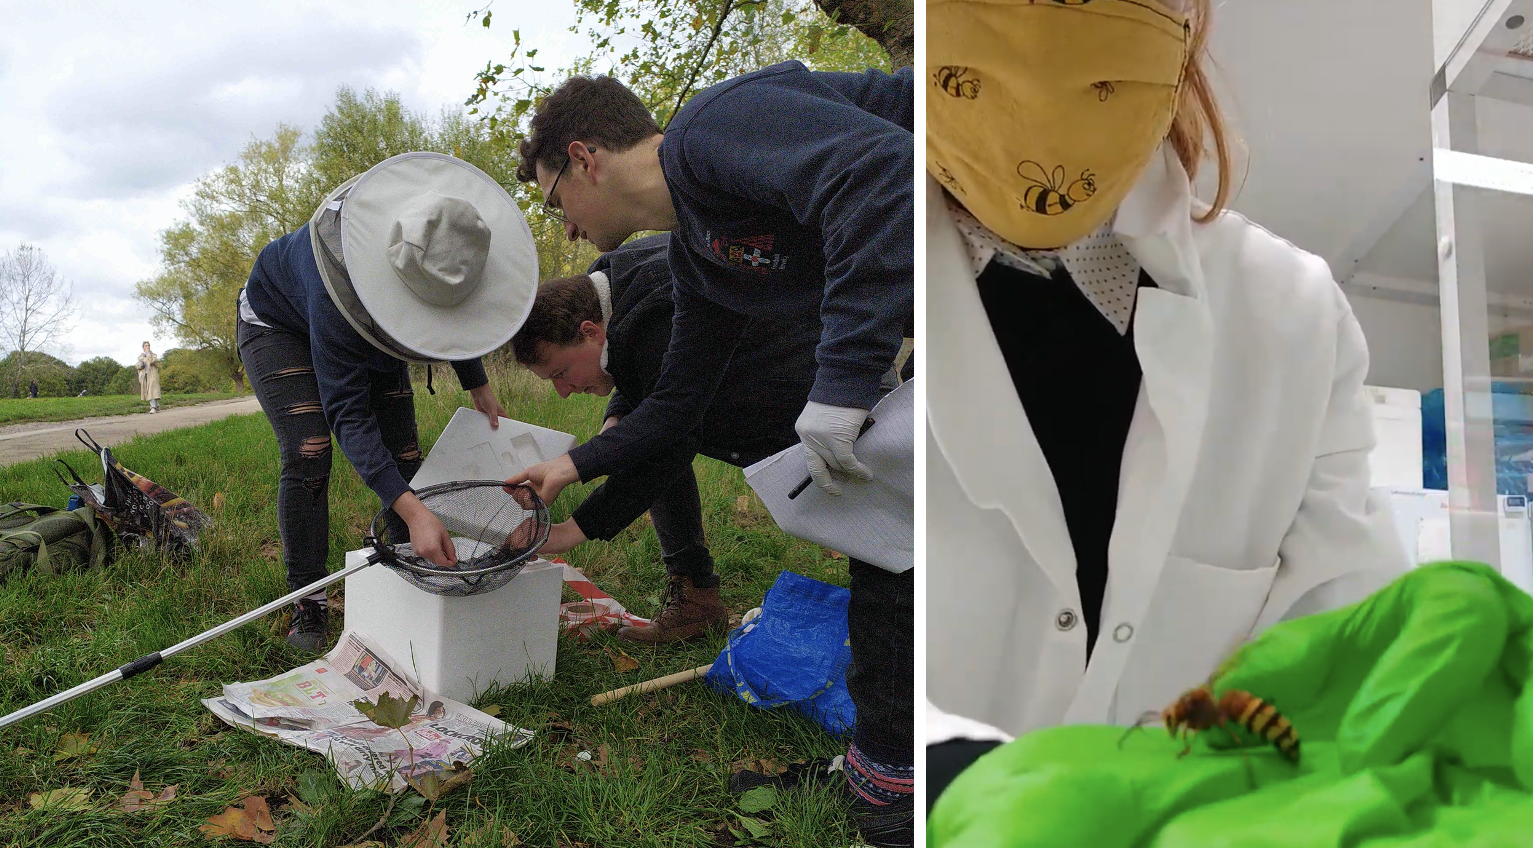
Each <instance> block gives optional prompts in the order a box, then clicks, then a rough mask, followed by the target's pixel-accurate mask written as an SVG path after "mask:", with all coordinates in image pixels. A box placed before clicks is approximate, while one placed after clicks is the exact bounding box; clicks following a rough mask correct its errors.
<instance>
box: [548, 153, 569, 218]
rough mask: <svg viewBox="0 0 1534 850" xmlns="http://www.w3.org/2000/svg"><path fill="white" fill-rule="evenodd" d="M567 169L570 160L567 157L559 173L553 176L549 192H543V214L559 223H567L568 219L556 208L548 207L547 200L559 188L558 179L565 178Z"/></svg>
mask: <svg viewBox="0 0 1534 850" xmlns="http://www.w3.org/2000/svg"><path fill="white" fill-rule="evenodd" d="M569 167H570V158H569V157H565V164H564V165H561V166H560V167H559V173H558V174H556V175H554V183H553V185H551V186H549V191H547V192H545V193H544V195H543V212H544V213H545V214H546V215H548V216H550V217H552V218H556V219H558V220H560V221H561V222H567V221H569V219H567V218H565V214H564V212H563V211H561V210H560V209H558V208H557V207H553V206H550V205H549V199H550V198H552V197H554V190H555V189H557V188H559V178H561V177H563V176H565V169H567V168H569Z"/></svg>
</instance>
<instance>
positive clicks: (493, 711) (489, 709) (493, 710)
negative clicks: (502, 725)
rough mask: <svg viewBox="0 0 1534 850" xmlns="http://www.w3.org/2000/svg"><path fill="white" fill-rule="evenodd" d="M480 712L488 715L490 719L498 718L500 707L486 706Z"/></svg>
mask: <svg viewBox="0 0 1534 850" xmlns="http://www.w3.org/2000/svg"><path fill="white" fill-rule="evenodd" d="M480 711H483V712H484V713H486V714H488V715H490V716H491V717H500V716H501V707H500V706H498V705H487V706H485V707H484V708H481V709H480Z"/></svg>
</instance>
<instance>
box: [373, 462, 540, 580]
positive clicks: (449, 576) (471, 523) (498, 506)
mask: <svg viewBox="0 0 1534 850" xmlns="http://www.w3.org/2000/svg"><path fill="white" fill-rule="evenodd" d="M416 497H417V498H418V499H420V500H421V504H422V505H424V506H425V507H426V509H427V510H429V511H431V512H432V514H433V515H435V516H436V517H437V519H439V520H441V521H442V524H443V525H445V526H447V531H448V534H449V535H451V536H452V538H453V549H454V550H455V551H454V554H455V555H456V556H457V560H456V561H455V562H454V563H453V564H452V565H451V566H447V567H440V566H438V565H436V564H435V563H433V562H432V561H430V560H428V559H427V558H426V557H424V556H422V555H417V554H416V552H415V549H414V548H413V547H412V546H411V543H410V527H409V526H408V525H406V523H405V521H404V520H403V519H402V518H400V516H399V515H398V514H397V513H395V512H394V510H393V509H392V508H388V507H386V508H384V509H383V510H382V511H380V512H379V514H378V516H377V517H376V518H374V520H373V526H372V528H371V529H370V531H369V538H368V542H369V543H371V544H372V545H373V546H374V548H375V549H376V550H377V551H378V552H379V554H380V555H381V556H382V558H381V562H382V563H384V564H387V565H389V567H391V568H392V569H393V570H394V571H395V572H396V573H398V574H399V575H400V576H401V577H402V578H404V579H405V580H406V581H408V582H410V583H411V584H413V585H415V586H416V587H419V588H420V589H422V590H424V591H427V592H428V593H435V594H437V595H439V596H473V595H475V594H479V593H488V592H490V591H492V590H496V589H498V588H501V587H504V586H505V585H506V584H507V583H508V582H510V581H511V580H512V579H514V578H516V577H517V573H519V572H521V571H522V567H523V565H525V564H526V563H527V562H528V561H530V560H532V558H533V556H534V555H536V554H537V552H538V549H539V548H540V547H542V546H543V544H544V542H545V541H546V540H547V539H548V536H549V510H548V507H547V506H546V505H544V504H543V500H542V499H540V498H538V493H537V491H536V490H534V489H532V488H531V487H529V486H527V485H526V484H520V485H517V486H516V487H513V488H510V492H507V488H506V486H505V485H504V484H503V483H502V482H500V481H458V482H453V483H450V484H438V485H436V486H433V487H426V488H423V489H421V490H417V491H416Z"/></svg>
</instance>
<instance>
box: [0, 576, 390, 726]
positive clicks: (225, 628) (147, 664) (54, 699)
mask: <svg viewBox="0 0 1534 850" xmlns="http://www.w3.org/2000/svg"><path fill="white" fill-rule="evenodd" d="M381 560H383V555H382V554H381V553H379V552H374V553H373V554H372V555H369V556H368V559H367V560H366V561H363V562H362V563H360V564H354V565H352V566H350V567H347V568H345V569H343V570H340V571H339V572H336V573H332V574H331V575H328V576H326V577H325V578H322V579H320V580H319V581H317V582H314V583H313V584H311V585H309V586H307V587H302V588H299V589H298V590H295V591H293V592H292V593H289V594H288V595H287V596H284V597H282V598H281V599H278V600H277V601H275V602H272V603H269V604H266V605H262V606H261V607H260V608H257V609H256V610H254V611H251V612H249V613H246V614H241V615H240V616H238V617H235V618H234V619H233V620H230V621H229V622H227V623H224V624H223V625H221V626H214V627H213V628H211V629H209V630H207V631H205V632H203V633H202V634H200V635H197V636H196V637H193V638H188V639H186V640H184V641H182V642H180V643H178V644H176V645H175V646H172V647H170V648H169V649H163V650H161V651H159V652H151V653H149V654H148V655H145V656H141V657H139V658H135V659H134V660H132V661H129V662H128V663H127V664H124V665H123V666H121V667H119V668H117V669H116V670H113V671H112V672H110V673H104V674H102V675H100V676H97V677H96V678H94V679H92V680H90V681H89V682H84V683H82V684H79V685H75V686H74V687H72V688H70V689H69V690H67V691H64V692H63V693H60V694H56V695H54V696H51V697H49V698H47V699H45V700H43V701H41V702H37V703H33V704H32V705H29V706H27V707H26V708H23V709H19V710H17V711H13V712H11V713H10V714H7V715H6V716H4V717H0V729H4V728H5V727H7V726H10V725H11V724H13V723H20V722H21V721H23V720H26V719H27V718H28V717H32V716H33V715H37V714H41V713H43V712H45V711H48V710H50V709H52V708H55V707H57V706H60V705H63V704H64V703H66V702H69V701H70V700H72V699H74V698H76V697H81V696H84V695H86V694H88V693H90V692H91V691H95V690H99V689H101V688H104V687H106V686H107V685H110V684H112V683H114V682H120V681H122V680H123V679H130V678H132V677H134V676H137V675H138V674H140V673H142V672H144V671H146V670H149V669H151V668H153V667H155V666H156V665H158V664H159V663H160V662H161V661H164V660H165V659H167V658H170V657H171V656H173V655H176V654H178V653H182V652H185V651H186V650H188V649H191V648H192V647H194V646H197V645H199V644H203V643H207V642H208V641H210V640H213V639H214V638H216V637H220V636H222V635H225V634H228V633H229V632H232V631H234V630H235V629H237V628H239V627H240V626H243V625H245V624H246V623H249V622H250V621H252V620H257V619H260V618H261V617H264V616H266V615H267V614H270V613H271V612H273V611H277V610H280V609H281V608H282V607H283V606H284V605H289V604H292V603H294V602H297V601H298V600H300V599H302V598H304V597H305V596H308V595H309V594H311V593H314V592H315V591H317V590H321V589H323V588H325V587H329V586H330V585H332V584H335V583H336V582H338V581H340V580H341V579H344V578H346V577H347V576H349V575H352V574H354V573H357V572H361V571H362V570H364V569H366V568H368V567H371V566H373V565H374V564H376V563H378V562H379V561H381Z"/></svg>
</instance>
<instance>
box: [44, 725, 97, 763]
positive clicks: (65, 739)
mask: <svg viewBox="0 0 1534 850" xmlns="http://www.w3.org/2000/svg"><path fill="white" fill-rule="evenodd" d="M90 739H91V736H90V733H89V732H68V733H65V734H64V735H62V736H60V737H59V749H58V752H55V753H54V754H53V760H54V761H68V760H69V759H72V758H76V757H79V756H88V755H90V754H91V753H94V752H96V750H98V749H99V747H93V746H91V745H90Z"/></svg>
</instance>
